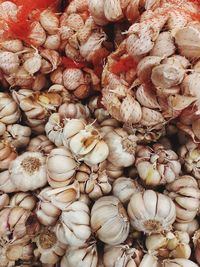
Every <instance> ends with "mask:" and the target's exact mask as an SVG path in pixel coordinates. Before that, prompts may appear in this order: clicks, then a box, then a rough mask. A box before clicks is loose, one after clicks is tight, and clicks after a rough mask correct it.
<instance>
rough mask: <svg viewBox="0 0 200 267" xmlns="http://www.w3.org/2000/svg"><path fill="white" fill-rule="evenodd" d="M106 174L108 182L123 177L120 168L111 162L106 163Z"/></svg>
mask: <svg viewBox="0 0 200 267" xmlns="http://www.w3.org/2000/svg"><path fill="white" fill-rule="evenodd" d="M106 173H107V175H108V177H109V181H110V182H113V181H114V180H115V179H117V178H119V177H120V176H122V175H123V173H124V171H123V168H122V167H117V166H115V165H113V164H112V163H111V162H109V161H106Z"/></svg>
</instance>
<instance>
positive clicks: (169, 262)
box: [162, 259, 198, 267]
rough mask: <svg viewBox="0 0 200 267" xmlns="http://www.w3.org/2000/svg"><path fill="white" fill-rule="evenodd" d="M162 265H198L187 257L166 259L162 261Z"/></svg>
mask: <svg viewBox="0 0 200 267" xmlns="http://www.w3.org/2000/svg"><path fill="white" fill-rule="evenodd" d="M162 266H163V267H198V265H197V264H196V263H194V262H193V261H191V260H187V259H174V260H166V261H163V263H162Z"/></svg>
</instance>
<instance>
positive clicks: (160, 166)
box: [135, 143, 181, 186]
mask: <svg viewBox="0 0 200 267" xmlns="http://www.w3.org/2000/svg"><path fill="white" fill-rule="evenodd" d="M135 165H136V168H137V171H138V174H139V177H140V178H141V179H142V181H143V182H144V184H145V185H150V186H157V185H161V184H165V183H170V182H173V181H174V180H175V179H176V177H177V176H178V175H179V174H180V171H181V164H180V162H179V160H178V156H177V154H176V153H175V152H174V151H173V150H171V149H165V148H164V147H163V145H161V144H159V143H156V144H154V145H153V146H152V147H150V146H141V147H138V149H137V153H136V162H135Z"/></svg>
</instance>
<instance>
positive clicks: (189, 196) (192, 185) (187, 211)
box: [166, 175, 200, 223]
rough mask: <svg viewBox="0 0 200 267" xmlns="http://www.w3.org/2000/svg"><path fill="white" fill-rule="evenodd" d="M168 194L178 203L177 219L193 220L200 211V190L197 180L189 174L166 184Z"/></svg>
mask: <svg viewBox="0 0 200 267" xmlns="http://www.w3.org/2000/svg"><path fill="white" fill-rule="evenodd" d="M166 188H167V190H168V192H167V194H168V196H169V197H170V198H171V199H173V201H174V203H175V205H176V221H178V222H182V223H188V222H191V221H192V220H193V219H194V218H195V216H196V214H197V211H198V208H199V200H200V190H199V188H198V184H197V182H196V180H195V179H194V178H193V177H192V176H189V175H183V176H180V177H179V178H178V179H176V180H175V181H174V182H172V183H170V184H168V185H167V186H166Z"/></svg>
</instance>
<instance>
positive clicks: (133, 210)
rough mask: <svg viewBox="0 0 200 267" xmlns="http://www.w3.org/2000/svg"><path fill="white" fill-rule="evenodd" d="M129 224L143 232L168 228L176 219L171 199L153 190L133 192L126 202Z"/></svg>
mask: <svg viewBox="0 0 200 267" xmlns="http://www.w3.org/2000/svg"><path fill="white" fill-rule="evenodd" d="M128 215H129V217H130V220H131V225H132V226H133V227H134V228H135V229H136V230H138V231H143V232H145V233H159V232H162V231H163V230H169V229H170V228H171V226H172V224H173V222H174V221H175V219H176V208H175V204H174V203H173V201H172V200H171V199H170V198H169V197H167V196H165V195H163V194H161V193H157V192H155V191H153V190H146V191H144V192H143V193H141V192H139V193H136V194H134V195H133V196H132V197H131V199H130V202H129V204H128Z"/></svg>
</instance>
